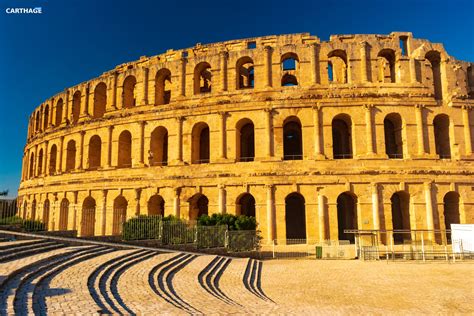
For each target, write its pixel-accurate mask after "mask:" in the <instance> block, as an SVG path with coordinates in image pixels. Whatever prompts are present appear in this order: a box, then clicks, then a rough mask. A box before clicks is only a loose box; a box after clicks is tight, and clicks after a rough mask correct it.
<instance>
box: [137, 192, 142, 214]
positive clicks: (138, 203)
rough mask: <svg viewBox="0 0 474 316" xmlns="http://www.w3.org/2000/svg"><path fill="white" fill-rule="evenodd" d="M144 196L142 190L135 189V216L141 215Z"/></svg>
mask: <svg viewBox="0 0 474 316" xmlns="http://www.w3.org/2000/svg"><path fill="white" fill-rule="evenodd" d="M141 196H142V189H140V188H138V189H135V216H138V215H140V198H141Z"/></svg>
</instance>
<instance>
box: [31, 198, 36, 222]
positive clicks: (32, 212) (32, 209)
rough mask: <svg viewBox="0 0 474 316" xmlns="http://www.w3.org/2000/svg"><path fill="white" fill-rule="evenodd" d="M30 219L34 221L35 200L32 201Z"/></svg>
mask: <svg viewBox="0 0 474 316" xmlns="http://www.w3.org/2000/svg"><path fill="white" fill-rule="evenodd" d="M30 219H32V220H35V219H36V200H33V203H32V204H31V214H30Z"/></svg>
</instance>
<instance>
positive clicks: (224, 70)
mask: <svg viewBox="0 0 474 316" xmlns="http://www.w3.org/2000/svg"><path fill="white" fill-rule="evenodd" d="M227 58H228V54H227V52H221V53H220V68H221V91H227Z"/></svg>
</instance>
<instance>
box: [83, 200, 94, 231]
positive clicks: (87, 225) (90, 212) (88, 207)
mask: <svg viewBox="0 0 474 316" xmlns="http://www.w3.org/2000/svg"><path fill="white" fill-rule="evenodd" d="M95 208H96V202H95V200H94V198H93V197H91V196H88V197H86V198H85V199H84V202H83V203H82V217H81V236H82V237H91V236H94V235H95Z"/></svg>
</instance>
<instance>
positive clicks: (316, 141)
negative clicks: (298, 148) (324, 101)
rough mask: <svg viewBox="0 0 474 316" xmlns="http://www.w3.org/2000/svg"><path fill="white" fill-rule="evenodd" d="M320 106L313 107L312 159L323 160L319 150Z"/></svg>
mask: <svg viewBox="0 0 474 316" xmlns="http://www.w3.org/2000/svg"><path fill="white" fill-rule="evenodd" d="M320 109H321V106H319V105H316V106H313V126H314V127H313V129H314V159H324V156H323V153H322V149H321V123H320V114H319V112H320Z"/></svg>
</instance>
